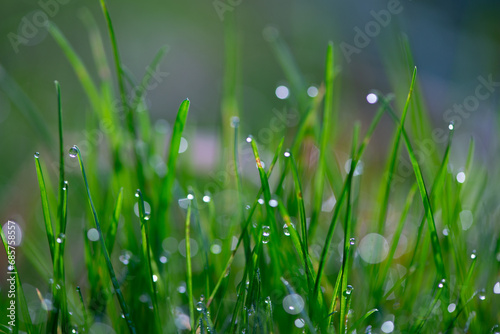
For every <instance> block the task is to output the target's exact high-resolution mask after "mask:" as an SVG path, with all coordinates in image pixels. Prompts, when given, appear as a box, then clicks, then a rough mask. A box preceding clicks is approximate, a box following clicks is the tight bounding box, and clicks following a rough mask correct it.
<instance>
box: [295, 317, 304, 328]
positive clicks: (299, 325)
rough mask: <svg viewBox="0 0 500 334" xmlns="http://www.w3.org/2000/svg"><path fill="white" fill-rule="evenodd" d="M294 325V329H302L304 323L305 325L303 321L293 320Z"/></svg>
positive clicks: (299, 319) (300, 319)
mask: <svg viewBox="0 0 500 334" xmlns="http://www.w3.org/2000/svg"><path fill="white" fill-rule="evenodd" d="M294 324H295V327H297V328H302V327H304V326H305V324H306V323H305V321H304V319H302V318H298V319H295V321H294Z"/></svg>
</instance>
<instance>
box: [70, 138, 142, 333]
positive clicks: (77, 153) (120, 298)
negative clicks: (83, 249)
mask: <svg viewBox="0 0 500 334" xmlns="http://www.w3.org/2000/svg"><path fill="white" fill-rule="evenodd" d="M70 156H71V157H74V158H75V157H77V158H78V163H79V165H80V169H81V171H82V177H83V181H84V183H85V188H86V189H87V198H88V200H89V205H90V208H91V210H92V214H93V217H94V222H95V225H96V229H97V231H98V232H99V240H100V243H101V248H102V253H103V255H104V259H105V262H106V266H107V267H108V272H109V276H110V278H111V283H112V284H113V288H114V289H115V292H116V296H117V298H118V303H119V304H120V307H121V309H122V312H123V317H124V318H125V320H126V322H127V326H128V329H129V331H130V333H132V334H135V333H136V330H135V325H134V323H133V322H132V318H131V316H130V313H129V309H128V307H127V304H126V303H125V298H123V294H122V291H121V288H120V284H119V283H118V280H117V278H116V274H115V270H114V269H113V265H112V264H111V259H110V258H109V254H108V250H107V248H106V242H105V241H104V235H103V233H102V230H101V225H100V224H99V218H98V217H97V212H96V210H95V207H94V203H93V202H92V196H91V194H90V188H89V185H88V182H87V175H86V174H85V168H84V166H83V161H82V156H81V153H80V149H79V148H78V147H77V146H73V147H72V148H71V150H70Z"/></svg>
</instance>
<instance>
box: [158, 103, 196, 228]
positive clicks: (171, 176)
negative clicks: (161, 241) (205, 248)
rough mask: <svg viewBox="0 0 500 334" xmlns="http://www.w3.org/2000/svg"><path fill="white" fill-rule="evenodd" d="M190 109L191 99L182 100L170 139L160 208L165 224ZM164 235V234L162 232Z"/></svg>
mask: <svg viewBox="0 0 500 334" xmlns="http://www.w3.org/2000/svg"><path fill="white" fill-rule="evenodd" d="M188 111H189V100H188V99H186V100H184V101H182V103H181V105H180V107H179V111H178V112H177V118H176V119H175V123H174V129H173V131H172V138H171V140H170V152H169V155H168V162H167V170H168V173H167V175H166V176H165V178H164V179H163V182H162V185H161V190H160V197H159V205H158V209H159V210H160V211H159V213H158V218H159V222H160V225H164V224H165V223H166V221H167V218H168V207H169V203H170V201H171V198H172V188H173V185H174V181H175V166H176V162H177V156H178V155H179V147H180V143H181V137H182V132H183V131H184V127H185V125H186V120H187V116H188ZM162 235H163V234H162Z"/></svg>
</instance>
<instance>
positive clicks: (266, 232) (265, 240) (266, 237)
mask: <svg viewBox="0 0 500 334" xmlns="http://www.w3.org/2000/svg"><path fill="white" fill-rule="evenodd" d="M270 235H271V228H270V227H269V226H262V243H264V244H267V243H268V242H269V239H270V238H269V236H270Z"/></svg>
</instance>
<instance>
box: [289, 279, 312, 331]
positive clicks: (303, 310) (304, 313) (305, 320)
mask: <svg viewBox="0 0 500 334" xmlns="http://www.w3.org/2000/svg"><path fill="white" fill-rule="evenodd" d="M281 282H282V283H283V285H285V287H286V289H287V290H288V293H289V294H291V295H292V294H296V293H297V292H296V291H295V289H294V288H293V287H292V286H291V285H290V283H288V281H287V280H285V279H284V278H283V277H281ZM306 309H307V307H304V308H303V309H302V311H301V313H300V315H301V316H302V319H303V320H304V322H305V323H306V325H307V327H308V328H309V331H310V332H311V333H313V334H314V333H316V329H315V327H314V325H313V323H312V322H311V319H310V318H309V315H308V314H307V313H306V311H305V310H306Z"/></svg>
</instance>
